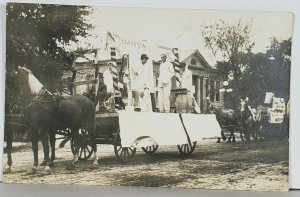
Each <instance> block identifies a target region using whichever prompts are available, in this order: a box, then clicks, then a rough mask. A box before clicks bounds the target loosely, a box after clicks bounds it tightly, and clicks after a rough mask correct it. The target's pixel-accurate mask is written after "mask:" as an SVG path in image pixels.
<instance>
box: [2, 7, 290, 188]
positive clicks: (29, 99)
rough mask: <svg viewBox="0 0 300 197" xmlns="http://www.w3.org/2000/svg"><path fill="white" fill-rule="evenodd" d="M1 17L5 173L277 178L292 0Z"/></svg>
mask: <svg viewBox="0 0 300 197" xmlns="http://www.w3.org/2000/svg"><path fill="white" fill-rule="evenodd" d="M6 17H7V20H6V27H7V31H6V86H5V131H4V136H5V142H4V145H5V148H4V153H5V154H4V157H3V161H2V164H3V166H4V170H3V171H4V175H3V181H4V183H27V184H28V183H32V184H41V183H42V184H72V185H73V184H76V185H83V184H84V185H99V186H101V185H109V186H110V185H113V186H120V185H121V186H146V187H168V188H197V189H199V188H204V189H226V190H251V191H287V190H288V186H289V185H288V176H289V156H288V155H289V106H290V67H291V46H292V35H293V14H292V13H288V12H258V11H229V10H227V11H220V10H219V11H216V10H193V9H151V8H122V7H93V6H75V5H73V6H70V5H47V4H22V3H9V4H7V7H6Z"/></svg>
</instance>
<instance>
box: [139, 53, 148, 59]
mask: <svg viewBox="0 0 300 197" xmlns="http://www.w3.org/2000/svg"><path fill="white" fill-rule="evenodd" d="M141 59H149V57H148V56H147V55H146V54H142V55H141Z"/></svg>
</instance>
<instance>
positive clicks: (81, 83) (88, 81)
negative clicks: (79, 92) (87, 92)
mask: <svg viewBox="0 0 300 197" xmlns="http://www.w3.org/2000/svg"><path fill="white" fill-rule="evenodd" d="M96 82H97V79H92V80H87V81H78V82H73V83H71V85H72V86H80V85H86V84H92V83H96Z"/></svg>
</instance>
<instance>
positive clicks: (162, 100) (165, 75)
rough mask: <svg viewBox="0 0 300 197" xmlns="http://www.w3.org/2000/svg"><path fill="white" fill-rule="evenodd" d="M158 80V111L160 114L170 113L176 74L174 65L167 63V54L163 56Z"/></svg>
mask: <svg viewBox="0 0 300 197" xmlns="http://www.w3.org/2000/svg"><path fill="white" fill-rule="evenodd" d="M161 60H162V62H161V64H160V67H159V78H158V109H159V111H160V112H166V113H168V112H170V93H171V78H172V77H173V76H174V74H175V70H174V67H173V65H172V64H171V63H170V62H168V61H166V60H167V56H166V54H162V55H161Z"/></svg>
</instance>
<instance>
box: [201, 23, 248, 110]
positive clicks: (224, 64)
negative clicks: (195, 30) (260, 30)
mask: <svg viewBox="0 0 300 197" xmlns="http://www.w3.org/2000/svg"><path fill="white" fill-rule="evenodd" d="M250 33H251V25H250V24H242V23H241V22H239V23H238V24H237V25H230V24H228V23H226V22H225V21H223V20H220V21H219V22H218V23H215V24H213V25H209V26H205V27H204V29H203V32H202V35H203V37H204V41H205V46H206V47H207V48H208V49H210V50H211V51H212V52H213V54H214V55H215V56H216V57H221V59H222V60H221V61H219V62H217V69H218V70H219V71H220V73H222V74H223V75H224V80H227V76H228V75H229V74H232V75H233V81H232V82H231V87H232V88H234V89H235V91H234V92H233V93H232V94H231V95H227V97H230V98H227V99H226V100H227V101H229V100H230V101H232V102H231V103H230V104H229V105H230V106H228V107H236V106H237V102H238V97H239V96H240V95H241V94H240V92H238V91H237V90H238V88H237V86H238V85H239V83H238V81H239V80H240V79H241V76H242V72H243V70H244V69H245V68H246V66H247V60H248V58H249V54H250V53H251V49H252V48H253V46H254V42H252V41H251V36H250ZM225 104H226V103H225Z"/></svg>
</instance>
